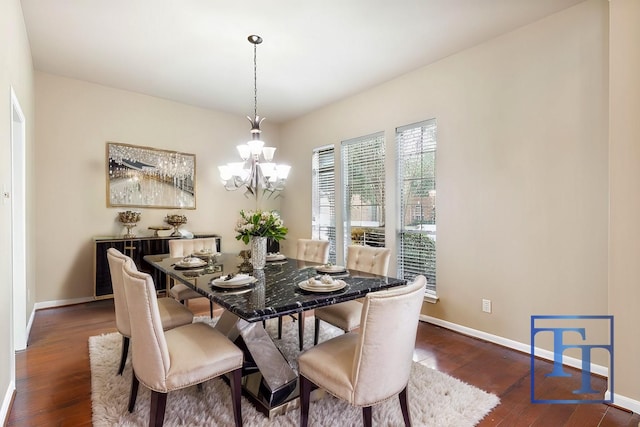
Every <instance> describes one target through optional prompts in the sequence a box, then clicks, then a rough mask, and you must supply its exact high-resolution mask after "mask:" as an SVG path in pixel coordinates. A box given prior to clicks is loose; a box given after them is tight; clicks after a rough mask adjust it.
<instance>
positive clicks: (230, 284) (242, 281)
mask: <svg viewBox="0 0 640 427" xmlns="http://www.w3.org/2000/svg"><path fill="white" fill-rule="evenodd" d="M225 277H226V276H222V277H218V278H217V279H213V280H212V281H211V284H213V285H214V286H217V287H219V288H237V287H239V286H246V285H249V284H251V283H254V282H256V280H257V279H256V278H255V277H253V276H249V275H248V274H237V275H235V276H234V277H233V278H231V279H229V280H224V278H225Z"/></svg>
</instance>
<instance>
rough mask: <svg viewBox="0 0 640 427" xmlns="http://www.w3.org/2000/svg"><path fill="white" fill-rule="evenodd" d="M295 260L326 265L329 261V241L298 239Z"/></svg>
mask: <svg viewBox="0 0 640 427" xmlns="http://www.w3.org/2000/svg"><path fill="white" fill-rule="evenodd" d="M296 259H298V260H300V261H309V262H314V263H319V264H326V263H327V261H329V241H328V240H316V239H298V244H297V253H296Z"/></svg>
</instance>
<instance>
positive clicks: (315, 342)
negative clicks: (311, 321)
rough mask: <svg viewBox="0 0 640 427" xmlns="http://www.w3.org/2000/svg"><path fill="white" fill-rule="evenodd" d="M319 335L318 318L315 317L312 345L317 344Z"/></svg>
mask: <svg viewBox="0 0 640 427" xmlns="http://www.w3.org/2000/svg"><path fill="white" fill-rule="evenodd" d="M319 337H320V319H318V318H317V317H316V321H315V330H314V331H313V345H318V338H319Z"/></svg>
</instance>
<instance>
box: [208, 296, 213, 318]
mask: <svg viewBox="0 0 640 427" xmlns="http://www.w3.org/2000/svg"><path fill="white" fill-rule="evenodd" d="M209 317H211V318H212V319H213V301H211V300H209Z"/></svg>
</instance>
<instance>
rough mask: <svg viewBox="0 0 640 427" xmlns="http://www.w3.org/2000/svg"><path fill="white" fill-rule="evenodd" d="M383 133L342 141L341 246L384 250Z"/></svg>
mask: <svg viewBox="0 0 640 427" xmlns="http://www.w3.org/2000/svg"><path fill="white" fill-rule="evenodd" d="M384 159H385V154H384V133H382V132H379V133H376V134H373V135H368V136H363V137H360V138H355V139H350V140H347V141H343V142H342V168H343V169H342V170H343V179H342V182H343V185H344V218H345V227H344V245H345V247H346V246H348V245H350V244H352V243H357V244H363V245H368V246H378V247H384V245H385V235H384V223H385V210H384V207H385V204H384V203H385V190H384V180H385V172H384Z"/></svg>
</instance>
